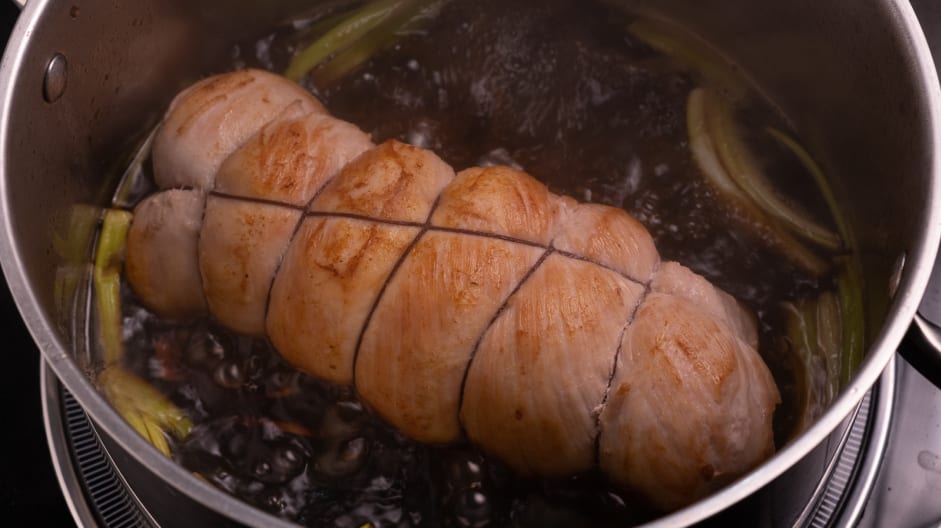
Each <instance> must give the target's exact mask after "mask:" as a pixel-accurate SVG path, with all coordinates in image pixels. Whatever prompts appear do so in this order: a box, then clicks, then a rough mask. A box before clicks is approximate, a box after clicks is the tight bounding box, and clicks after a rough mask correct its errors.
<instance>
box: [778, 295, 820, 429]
mask: <svg viewBox="0 0 941 528" xmlns="http://www.w3.org/2000/svg"><path fill="white" fill-rule="evenodd" d="M782 306H783V308H784V310H785V311H786V312H787V319H786V325H785V326H786V335H787V342H788V343H790V352H791V353H790V356H791V357H793V358H794V362H795V369H794V370H795V374H796V377H795V378H796V379H795V381H796V385H797V397H798V403H799V406H798V409H800V411H799V412H800V415H799V417H798V418H797V421H796V424H795V428H796V431H795V433H797V432H800V431H803V430H804V429H806V428H807V426H808V425H810V423H812V422H813V421H814V418H816V417H817V415H818V414H819V411H820V410H821V409H822V407H823V406H822V405H821V402H820V399H821V398H820V396H821V390H820V379H819V376H816V375H815V374H816V373H819V372H821V371H822V368H821V365H820V358H819V357H818V356H817V355H816V354H814V351H813V346H812V345H811V343H812V342H813V340H812V338H811V333H812V330H811V328H810V326H811V325H812V324H814V321H813V320H812V319H809V318H808V317H807V313H806V312H807V311H806V309H805V307H804V306H803V305H802V306H800V307H798V306H796V305H794V304H793V303H789V302H788V303H784V304H783V305H782Z"/></svg>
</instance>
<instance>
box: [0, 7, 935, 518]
mask: <svg viewBox="0 0 941 528" xmlns="http://www.w3.org/2000/svg"><path fill="white" fill-rule="evenodd" d="M883 1H884V3H885V5H886V8H887V11H888V12H889V14H891V15H892V17H891V20H887V21H886V24H887V25H889V26H890V27H891V28H892V29H894V30H895V31H896V32H897V33H898V34H899V35H900V36H901V37H903V41H902V43H903V44H904V45H906V46H908V47H909V51H910V53H911V55H912V57H911V58H912V65H911V67H912V70H913V76H914V77H915V78H916V79H917V80H919V81H920V83H919V84H920V86H919V87H918V88H919V92H920V95H921V96H922V99H923V102H924V108H922V109H920V111H924V114H925V115H923V116H922V119H923V120H924V121H923V126H924V128H925V129H926V130H928V131H929V135H930V137H928V138H926V140H925V141H926V144H929V145H931V146H932V147H933V148H932V151H931V155H930V163H929V165H930V174H931V178H930V183H931V188H930V189H927V190H926V193H927V199H928V204H929V210H928V211H927V212H926V222H925V226H924V230H923V231H922V232H921V234H920V236H919V237H918V239H917V243H916V244H915V246H914V247H913V248H911V250H910V251H909V252H908V254H907V255H906V263H905V267H906V268H907V270H906V271H905V273H903V280H902V283H901V284H900V285H899V288H898V293H897V295H896V297H895V298H894V299H893V303H892V308H891V310H890V312H889V315H888V316H887V318H886V323H885V324H884V325H883V328H882V329H881V331H880V333H879V334H878V335H877V336H876V337H875V339H874V340H873V342H872V344H871V345H870V347H869V348H868V350H867V354H866V357H865V359H864V361H863V364H862V365H861V367H860V369H859V370H858V371H857V372H856V374H855V375H854V377H853V379H852V381H851V383H850V385H849V386H847V387H846V388H844V390H843V391H842V392H841V394H840V395H839V397H838V398H837V399H836V401H835V402H834V403H833V404H832V405H831V406H830V408H828V409H827V411H826V412H825V413H824V414H823V415H822V416H821V417H819V418H818V419H817V421H816V422H815V423H814V424H813V425H812V426H811V427H810V428H809V429H807V430H806V431H804V432H803V433H802V434H801V435H800V436H799V437H798V438H797V439H795V440H793V441H792V442H790V443H789V444H788V445H787V446H785V447H784V448H782V449H780V450H779V451H778V452H777V453H776V454H775V455H774V456H772V457H771V458H770V459H769V460H767V461H766V462H765V463H763V464H762V465H761V466H759V467H758V468H756V469H754V470H752V471H751V472H749V473H748V474H747V475H745V476H744V477H742V478H740V479H739V480H737V481H735V482H734V483H732V484H730V485H728V486H726V487H725V488H723V489H722V490H720V491H718V492H717V493H715V494H713V495H711V496H709V497H706V498H704V499H702V500H700V501H698V502H696V503H694V504H693V505H690V506H688V507H686V508H684V509H682V510H679V511H677V512H674V513H672V514H669V515H666V516H664V517H661V518H659V519H657V520H655V521H653V522H651V523H649V524H646V525H644V526H648V527H658V528H659V527H665V526H676V525H690V524H693V523H695V522H699V521H702V520H704V519H707V518H709V517H710V516H712V515H715V514H716V513H719V512H720V511H722V510H724V509H726V508H727V507H728V506H730V505H732V504H735V503H737V502H740V501H741V500H743V499H744V498H746V497H747V496H749V495H752V494H753V493H755V492H756V491H758V490H759V489H760V488H761V487H763V486H765V485H766V484H768V483H770V482H771V481H772V480H774V479H775V478H777V477H778V476H780V475H781V474H782V473H784V472H785V471H786V470H787V469H789V468H790V467H792V466H793V465H794V464H795V463H796V462H797V461H798V460H800V459H802V458H803V457H804V456H806V455H807V453H809V452H810V451H811V450H812V449H813V448H814V447H816V446H817V445H819V444H820V443H821V442H822V441H823V440H824V439H825V438H826V437H827V436H828V435H829V434H830V433H831V432H832V431H833V430H834V429H835V428H836V427H837V426H838V425H839V424H840V423H841V422H842V421H843V420H844V419H845V418H846V416H848V415H849V414H850V412H852V411H853V409H854V408H855V407H856V406H857V405H858V403H859V401H860V400H861V399H862V397H863V395H864V394H865V393H866V392H867V391H868V390H869V388H870V387H871V386H872V385H873V384H874V383H875V382H876V380H877V379H878V378H879V377H880V375H881V374H882V372H883V371H884V369H885V367H886V365H887V364H888V362H889V361H890V360H891V358H892V357H893V356H894V354H895V351H896V347H897V346H898V345H899V343H900V342H901V341H902V338H903V336H904V335H905V333H906V332H907V330H908V327H909V325H910V323H911V321H912V320H913V318H914V316H915V313H916V310H917V308H918V305H919V302H920V300H921V296H922V293H923V292H924V290H925V288H926V286H927V283H928V278H929V274H930V272H931V269H932V267H933V264H934V261H935V257H936V254H937V251H938V244H939V239H941V185H939V182H941V160H939V159H938V154H939V153H941V85H939V82H938V75H937V72H936V70H935V64H934V60H933V58H932V55H931V52H930V50H929V47H928V44H927V41H926V38H925V36H924V33H923V31H922V29H921V25H920V23H919V21H918V19H917V18H916V16H915V12H914V10H913V8H912V6H911V4H910V3H909V2H908V1H907V0H883ZM54 2H55V0H30V1H29V2H28V3H27V5H26V7H25V9H24V11H23V12H22V13H21V14H20V17H19V20H18V21H17V24H16V27H15V28H14V30H13V32H12V34H11V36H10V39H9V41H8V43H9V44H12V45H8V46H7V52H6V53H5V54H4V56H3V60H2V63H0V266H2V269H3V273H4V275H5V277H6V280H7V284H8V286H9V288H10V291H11V293H12V295H13V298H14V299H15V300H16V304H17V308H18V310H19V311H20V315H21V316H22V318H23V320H24V321H25V323H26V326H27V328H28V329H29V331H30V333H31V334H32V337H33V340H34V342H35V343H36V345H37V347H38V348H39V350H40V352H41V354H42V356H43V357H44V359H45V361H46V362H47V363H48V365H49V366H50V367H51V369H52V370H53V372H55V374H56V376H57V377H58V378H59V380H60V381H61V382H62V384H63V385H64V386H65V387H66V388H67V389H68V390H69V391H70V392H71V393H72V394H73V395H74V396H75V397H76V399H77V400H78V401H79V402H81V404H82V406H83V408H84V409H85V410H86V412H87V413H88V414H89V416H90V417H91V418H92V420H93V421H94V423H95V425H96V426H97V427H99V428H100V429H101V430H102V431H104V432H106V433H107V434H108V435H110V436H111V437H112V439H114V441H115V442H117V444H118V445H119V446H120V447H121V448H123V449H125V450H126V451H127V452H128V453H130V454H131V456H133V457H134V458H135V459H136V460H137V461H138V462H139V463H141V464H142V465H143V466H145V467H146V468H147V469H149V470H150V471H152V472H153V473H154V474H155V475H156V476H158V477H159V478H160V479H161V480H162V481H164V482H166V483H168V484H169V485H170V486H172V487H173V488H175V489H176V490H177V491H179V492H180V493H183V494H185V495H187V496H189V497H191V498H192V499H194V500H196V501H197V502H199V503H201V504H202V505H204V506H206V507H208V508H209V509H211V510H213V511H215V512H216V513H219V514H221V515H224V516H226V517H229V518H232V519H235V520H238V521H239V522H241V523H244V524H248V525H253V526H279V527H291V526H295V525H294V524H293V523H290V522H288V521H285V520H283V519H280V518H277V517H275V516H273V515H271V514H268V513H265V512H263V511H261V510H259V509H256V508H255V507H253V506H249V505H248V504H247V503H244V502H242V501H240V500H238V499H236V498H235V497H233V496H231V495H229V494H227V493H225V492H223V491H221V490H220V489H218V488H216V487H214V486H212V485H210V484H209V483H207V482H204V481H202V480H200V479H198V478H196V477H194V476H193V475H192V474H191V473H190V472H189V471H187V470H186V469H184V468H183V467H182V466H181V465H179V464H178V463H176V462H174V461H173V460H171V459H169V458H167V457H165V456H163V455H162V454H161V453H160V452H159V451H157V450H156V448H154V447H153V446H152V445H151V444H150V443H149V442H147V441H146V440H145V439H144V438H143V437H141V436H140V435H138V434H137V433H136V432H135V431H134V430H133V429H132V428H131V427H130V426H129V425H128V424H127V423H126V422H125V421H124V420H123V419H122V418H121V417H120V416H119V415H118V414H117V412H115V411H114V410H113V409H112V407H111V405H110V404H109V403H108V402H107V401H106V400H105V399H104V397H103V396H102V395H101V394H100V393H99V392H98V390H97V389H96V388H95V387H94V385H93V383H92V382H91V381H90V380H89V379H88V377H87V376H86V374H85V373H84V372H83V371H82V370H81V369H80V368H78V367H77V365H76V364H75V363H74V362H73V361H72V359H71V357H70V355H69V353H68V352H67V348H66V346H65V344H64V343H63V342H62V340H61V339H59V338H58V336H57V333H56V331H55V329H54V328H53V326H52V324H50V322H49V321H47V320H46V318H45V317H44V315H43V313H42V312H41V310H40V308H39V306H40V303H39V300H38V298H37V295H36V294H35V293H34V292H33V291H32V290H31V288H30V284H29V280H28V278H27V276H26V274H25V273H24V268H23V261H22V258H21V255H20V253H19V252H18V250H17V247H16V246H15V245H14V243H13V241H14V240H15V236H14V231H13V222H12V219H11V217H10V211H9V208H8V207H7V203H8V199H9V189H8V181H7V179H6V178H5V177H3V173H5V172H6V167H7V165H8V160H7V158H8V156H9V153H8V152H7V146H8V145H9V144H10V138H11V136H12V135H13V132H12V131H11V130H10V129H9V125H10V117H9V116H10V114H11V109H12V103H13V94H14V92H15V85H14V81H15V80H16V79H17V78H18V77H19V72H20V70H21V69H22V68H23V67H24V64H23V63H24V60H25V59H24V57H25V48H26V46H25V45H24V44H25V43H26V42H28V40H29V37H30V35H31V34H32V33H33V32H34V31H35V30H36V27H37V25H38V23H39V19H40V18H41V16H42V14H43V13H44V12H45V11H46V9H47V7H48V6H49V5H50V4H53V3H54Z"/></svg>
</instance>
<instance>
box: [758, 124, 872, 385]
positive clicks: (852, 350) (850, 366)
mask: <svg viewBox="0 0 941 528" xmlns="http://www.w3.org/2000/svg"><path fill="white" fill-rule="evenodd" d="M765 130H766V131H767V132H768V134H769V135H771V137H773V138H774V139H776V140H777V141H778V142H779V143H781V144H782V145H783V146H784V147H786V148H787V149H788V150H790V151H791V152H792V153H793V154H794V155H795V156H796V157H797V158H798V160H800V162H801V163H802V164H803V165H804V167H805V168H806V169H807V171H808V172H810V174H811V176H813V178H814V181H815V182H816V183H817V187H818V188H819V189H820V193H821V194H822V195H823V199H824V201H825V202H826V204H827V207H829V208H830V214H831V215H832V216H833V223H834V224H836V227H837V231H838V232H839V233H840V237H842V239H843V243H844V244H845V245H846V247H847V248H848V249H849V250H850V253H849V255H848V256H846V257H842V258H840V259H837V260H838V263H839V265H840V266H839V273H838V274H837V280H836V283H837V295H838V297H839V304H840V312H841V315H842V328H843V354H842V355H841V366H840V386H841V387H843V386H846V384H847V383H849V380H850V378H851V377H852V375H853V373H854V372H855V371H856V369H857V368H858V367H859V364H860V363H861V362H862V358H863V352H864V346H865V336H866V334H865V332H866V319H865V312H864V307H863V272H862V265H861V264H860V262H859V257H858V256H857V252H856V242H855V238H854V237H853V232H852V231H851V230H850V228H849V222H847V221H846V217H845V216H843V212H842V210H841V209H840V207H839V205H838V204H837V201H836V196H835V195H834V194H833V190H832V189H831V188H830V184H829V182H828V181H827V178H826V177H825V176H824V174H823V169H821V168H820V165H818V164H817V162H816V161H814V158H813V157H812V156H811V155H810V153H809V152H807V150H806V149H805V148H804V147H802V146H801V145H800V143H798V142H797V141H795V140H794V139H793V138H791V137H790V136H788V135H787V134H785V133H784V132H781V131H780V130H777V129H775V128H772V127H768V128H767V129H765Z"/></svg>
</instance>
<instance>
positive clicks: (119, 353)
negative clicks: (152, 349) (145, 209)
mask: <svg viewBox="0 0 941 528" xmlns="http://www.w3.org/2000/svg"><path fill="white" fill-rule="evenodd" d="M130 225H131V213H129V212H127V211H121V210H118V209H108V210H107V211H105V216H104V221H103V223H102V227H101V235H100V238H99V239H98V250H97V252H96V254H95V270H94V284H95V298H96V300H97V303H98V329H99V336H100V338H101V347H102V351H103V353H104V362H105V365H112V364H114V363H117V362H118V361H120V360H121V358H122V357H123V356H124V342H123V340H122V336H121V328H122V321H121V267H122V261H121V259H122V258H123V256H124V245H125V242H126V240H127V231H128V228H129V227H130Z"/></svg>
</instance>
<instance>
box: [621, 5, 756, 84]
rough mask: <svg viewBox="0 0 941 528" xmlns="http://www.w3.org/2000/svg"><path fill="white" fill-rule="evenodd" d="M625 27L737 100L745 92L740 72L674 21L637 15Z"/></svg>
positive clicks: (705, 43)
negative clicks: (638, 17) (673, 22)
mask: <svg viewBox="0 0 941 528" xmlns="http://www.w3.org/2000/svg"><path fill="white" fill-rule="evenodd" d="M628 31H629V32H630V33H631V34H632V35H634V36H635V37H637V38H638V39H639V40H640V41H641V42H643V43H645V44H647V45H648V46H650V47H651V48H653V49H654V50H656V51H658V52H660V53H662V54H664V55H666V56H668V57H671V58H673V59H674V60H675V61H677V62H678V63H679V64H680V65H682V66H685V67H686V68H688V69H689V70H690V71H693V72H696V73H698V74H699V75H701V76H702V77H703V78H704V79H705V80H706V82H707V83H709V84H710V85H712V86H715V87H716V88H717V89H719V91H721V92H723V93H724V94H725V95H727V96H728V97H730V98H731V99H732V100H735V101H738V100H740V99H743V98H744V97H745V96H746V95H747V94H748V86H747V84H746V83H745V81H744V78H743V76H742V72H741V71H739V69H738V67H737V66H735V65H734V64H732V63H731V62H729V61H728V60H727V59H726V58H725V57H723V56H722V55H721V54H720V53H719V52H718V51H717V50H715V49H714V48H712V47H710V45H709V44H708V43H707V42H706V41H704V40H702V39H700V38H698V37H696V36H694V35H693V34H691V33H689V32H688V31H686V30H684V29H683V28H680V27H677V26H675V25H674V24H672V23H670V22H666V21H662V20H654V19H650V18H640V19H637V20H635V21H634V22H633V23H632V24H631V25H630V26H629V27H628Z"/></svg>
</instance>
